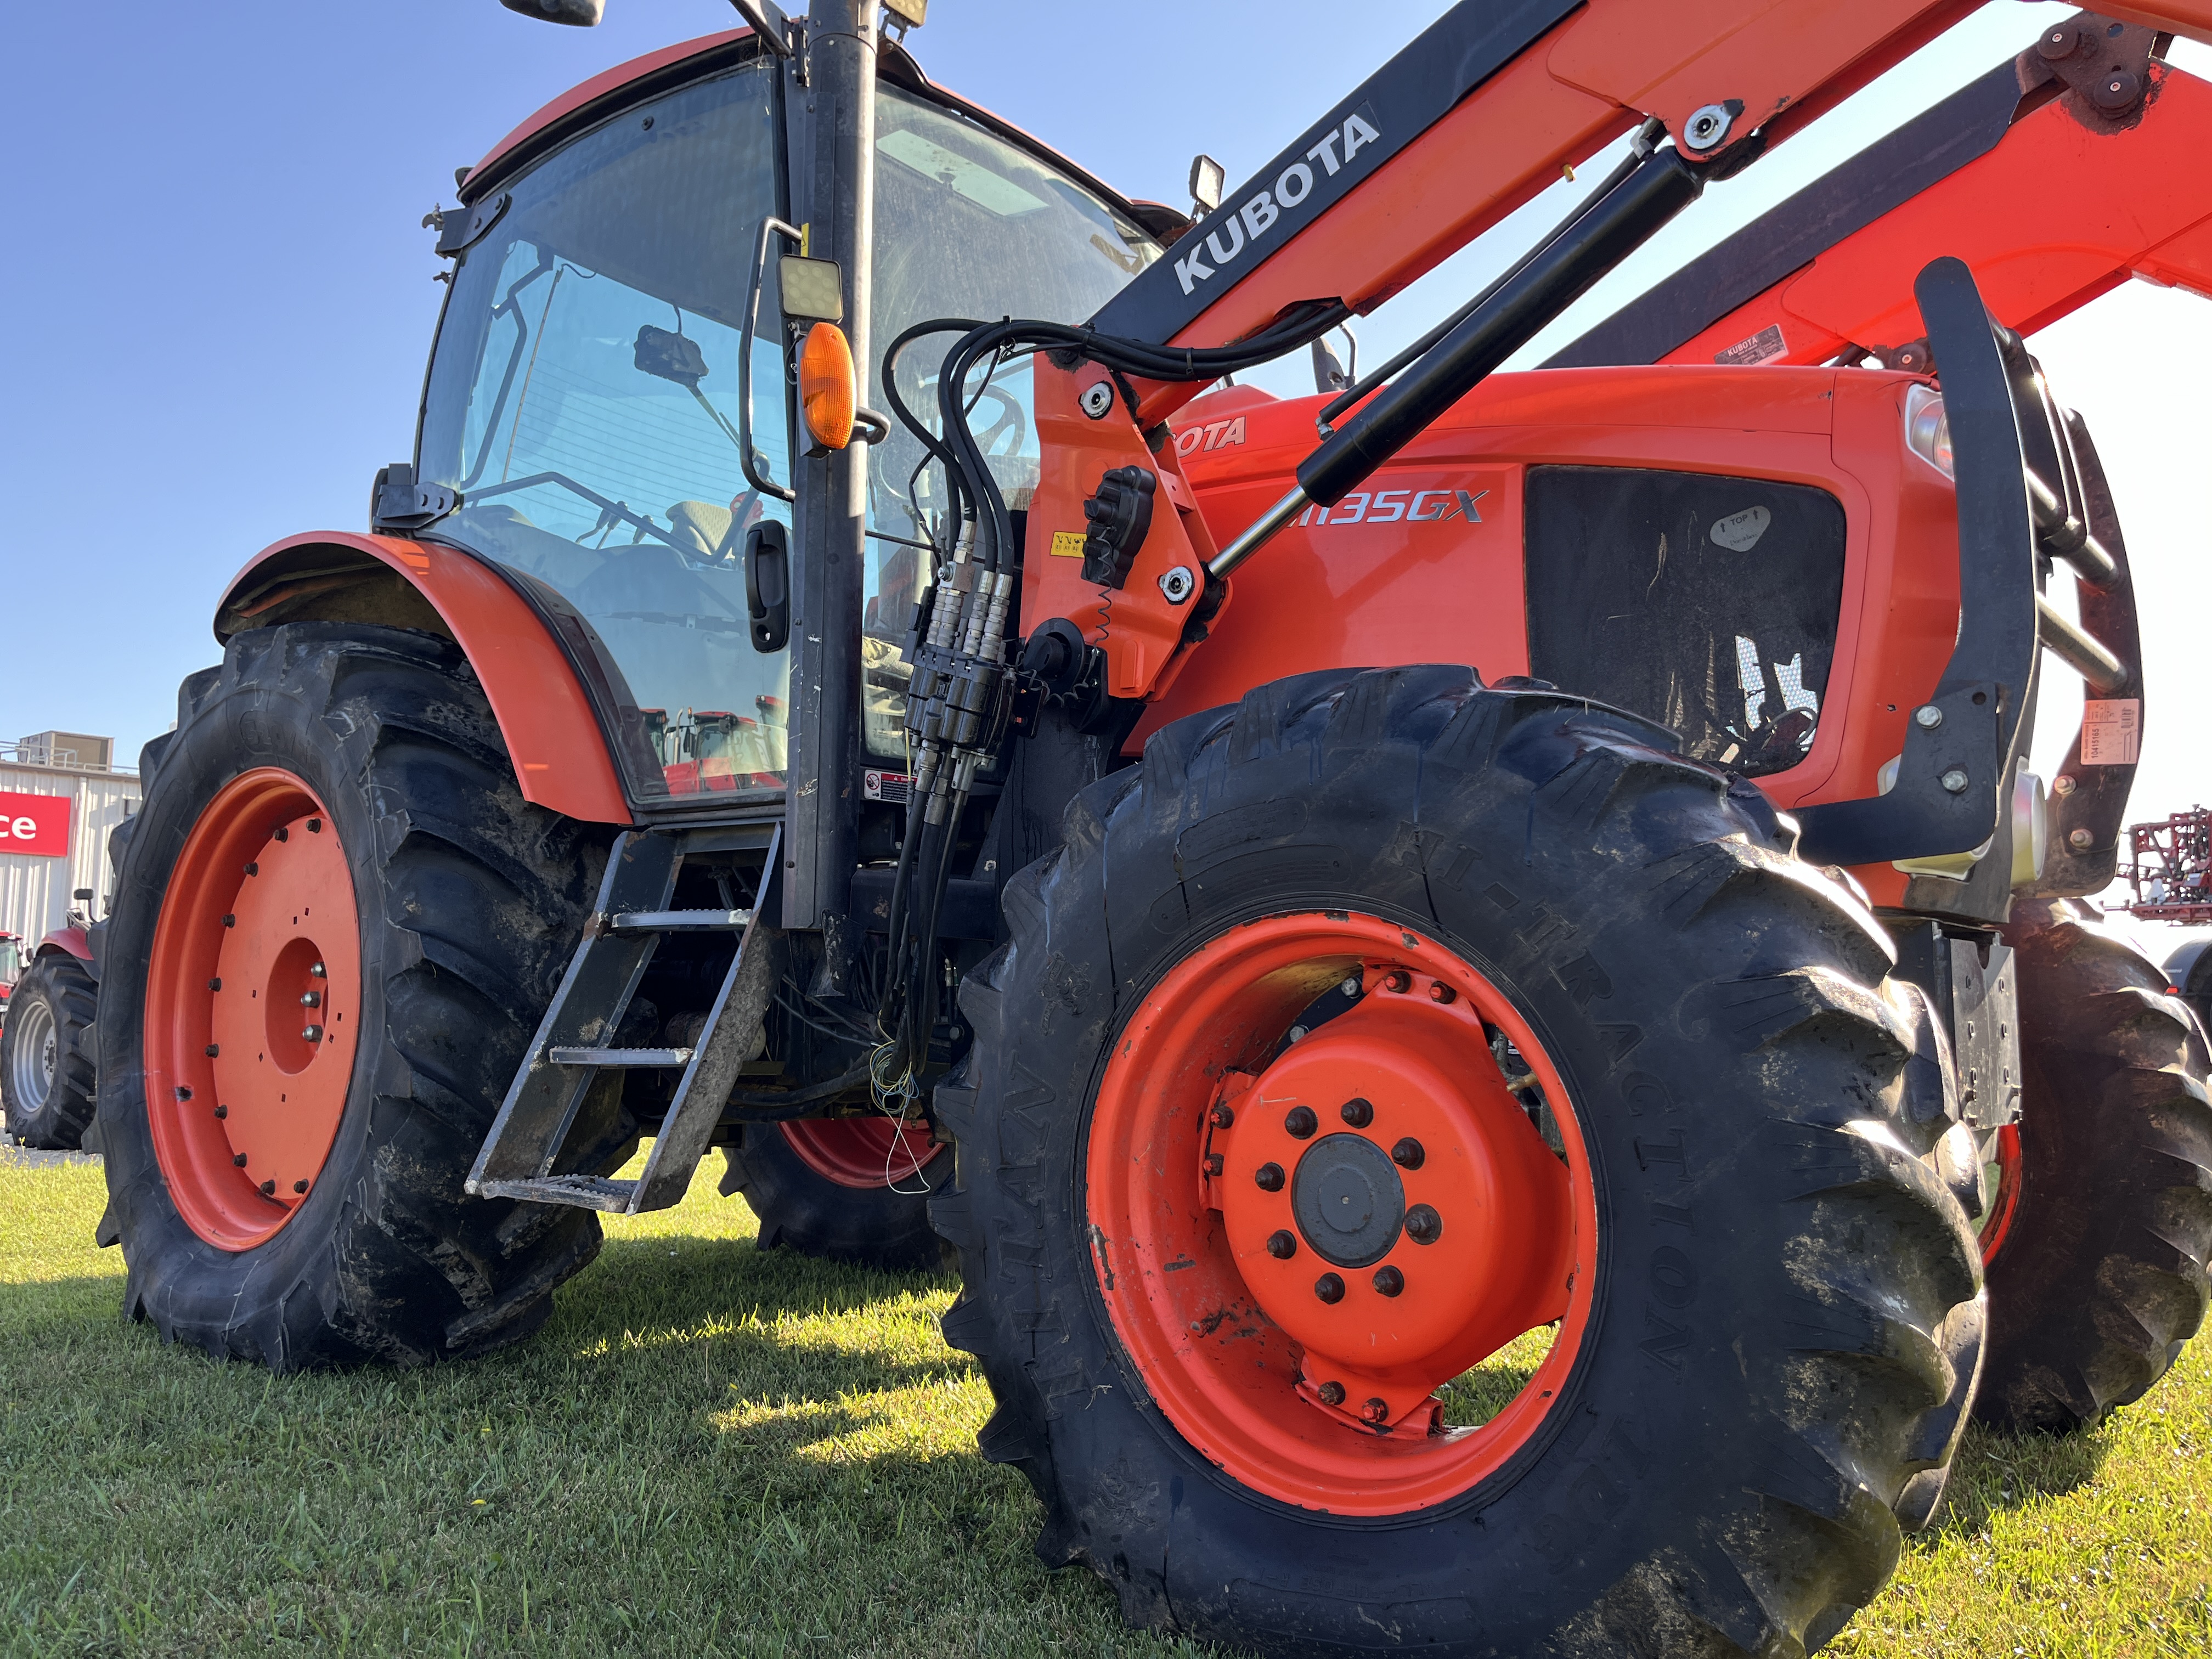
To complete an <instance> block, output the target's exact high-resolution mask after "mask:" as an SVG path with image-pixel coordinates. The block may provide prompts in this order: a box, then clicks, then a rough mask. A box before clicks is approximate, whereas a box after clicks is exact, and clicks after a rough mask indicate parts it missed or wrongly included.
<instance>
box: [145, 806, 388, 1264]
mask: <svg viewBox="0 0 2212 1659" xmlns="http://www.w3.org/2000/svg"><path fill="white" fill-rule="evenodd" d="M360 1017H361V945H360V928H359V924H358V920H357V917H356V911H355V906H354V894H353V877H352V872H351V870H350V868H349V866H348V864H347V862H346V856H345V849H344V848H343V847H342V846H340V845H339V842H338V836H337V827H336V826H335V825H334V824H332V823H331V820H330V816H329V814H328V813H327V812H326V811H325V810H324V808H323V805H322V803H321V802H320V801H319V800H318V799H316V798H315V796H314V795H313V793H312V792H311V791H310V790H309V789H308V788H307V786H306V785H305V784H304V783H302V782H301V781H300V780H299V779H298V778H295V777H294V776H293V775H291V774H290V773H289V772H283V771H279V770H276V769H274V768H263V769H258V770H256V771H252V772H248V773H246V774H245V775H242V776H240V777H238V778H234V779H233V780H232V781H230V783H228V785H226V786H225V787H224V788H223V789H222V792H221V793H219V794H217V795H216V798H215V799H214V800H212V801H210V803H209V804H208V806H207V808H206V810H205V811H203V812H202V813H201V815H200V818H199V822H198V823H196V824H194V825H193V826H192V832H191V836H188V837H187V838H186V840H185V848H184V851H183V852H182V853H181V854H179V856H178V859H177V864H176V868H175V870H174V871H173V873H172V874H171V876H170V879H169V890H168V893H167V896H166V897H165V898H164V899H163V901H162V904H161V920H160V921H159V922H158V923H156V925H155V930H154V948H153V954H152V958H151V961H150V962H149V971H148V974H147V982H146V1095H147V1109H148V1114H149V1118H150V1120H151V1122H152V1126H153V1132H154V1150H155V1156H156V1158H158V1159H159V1160H160V1162H161V1172H162V1174H163V1176H165V1177H166V1178H167V1181H168V1183H169V1192H170V1195H171V1197H172V1198H173V1200H174V1201H175V1203H176V1206H177V1210H178V1213H179V1215H181V1216H182V1217H183V1218H184V1220H185V1225H187V1226H189V1227H191V1230H192V1231H194V1232H195V1233H197V1234H198V1235H199V1236H200V1237H202V1238H204V1239H205V1240H206V1241H207V1242H208V1243H210V1244H213V1245H216V1246H217V1247H218V1248H220V1249H227V1250H244V1249H252V1247H253V1246H254V1245H256V1244H259V1243H263V1242H264V1240H266V1239H268V1238H270V1237H271V1236H273V1235H274V1234H275V1233H276V1231H278V1230H279V1229H280V1228H282V1227H283V1225H284V1224H285V1223H286V1222H287V1221H289V1220H290V1219H291V1218H292V1215H293V1213H294V1212H295V1211H296V1210H297V1209H298V1208H299V1206H301V1204H302V1203H304V1202H305V1201H306V1200H307V1195H308V1194H310V1193H312V1192H313V1190H314V1187H315V1182H316V1181H317V1179H318V1178H319V1176H321V1174H322V1170H323V1164H324V1162H325V1160H326V1159H327V1158H329V1156H330V1150H331V1142H332V1141H333V1140H334V1139H336V1138H337V1128H338V1121H339V1119H340V1118H341V1117H342V1116H343V1115H344V1111H345V1103H346V1095H347V1091H348V1089H349V1085H350V1082H351V1079H352V1073H353V1057H354V1050H355V1046H356V1042H357V1040H358V1038H359V1036H360Z"/></svg>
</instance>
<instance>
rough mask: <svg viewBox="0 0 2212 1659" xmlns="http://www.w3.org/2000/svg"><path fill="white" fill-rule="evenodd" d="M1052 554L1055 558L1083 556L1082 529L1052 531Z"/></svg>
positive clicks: (1077, 557)
mask: <svg viewBox="0 0 2212 1659" xmlns="http://www.w3.org/2000/svg"><path fill="white" fill-rule="evenodd" d="M1052 556H1053V557H1054V558H1055V559H1079V558H1081V557H1082V556H1083V532H1081V531H1080V530H1055V531H1054V532H1052Z"/></svg>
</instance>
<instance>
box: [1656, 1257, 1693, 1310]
mask: <svg viewBox="0 0 2212 1659" xmlns="http://www.w3.org/2000/svg"><path fill="white" fill-rule="evenodd" d="M1646 1277H1648V1278H1649V1279H1650V1281H1651V1294H1652V1295H1654V1296H1656V1297H1658V1298H1659V1300H1660V1301H1661V1302H1662V1304H1665V1305H1666V1306H1668V1307H1669V1308H1686V1307H1688V1306H1689V1305H1690V1304H1691V1302H1692V1300H1693V1299H1694V1298H1695V1297H1696V1296H1697V1294H1698V1264H1697V1263H1696V1262H1694V1261H1691V1260H1690V1258H1689V1257H1688V1256H1686V1255H1683V1254H1682V1252H1681V1251H1680V1250H1678V1249H1675V1248H1674V1246H1673V1245H1672V1244H1662V1245H1661V1246H1660V1247H1659V1248H1658V1249H1656V1250H1654V1251H1652V1252H1651V1265H1650V1269H1649V1271H1648V1273H1647V1274H1646Z"/></svg>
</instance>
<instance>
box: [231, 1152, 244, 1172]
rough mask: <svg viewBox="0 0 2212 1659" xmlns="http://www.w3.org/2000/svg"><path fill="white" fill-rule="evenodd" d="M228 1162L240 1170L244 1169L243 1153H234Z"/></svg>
mask: <svg viewBox="0 0 2212 1659" xmlns="http://www.w3.org/2000/svg"><path fill="white" fill-rule="evenodd" d="M230 1161H231V1162H232V1163H233V1164H236V1165H237V1166H238V1167H239V1168H240V1169H241V1170H242V1169H244V1168H245V1167H246V1154H245V1153H244V1152H238V1153H235V1154H234V1155H233V1156H232V1158H231V1160H230Z"/></svg>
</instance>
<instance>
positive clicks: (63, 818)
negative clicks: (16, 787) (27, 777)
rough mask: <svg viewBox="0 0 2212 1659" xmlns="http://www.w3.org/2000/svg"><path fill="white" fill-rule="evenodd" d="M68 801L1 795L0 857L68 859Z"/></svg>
mask: <svg viewBox="0 0 2212 1659" xmlns="http://www.w3.org/2000/svg"><path fill="white" fill-rule="evenodd" d="M69 842H70V798H69V797H68V796H67V795H23V794H16V793H0V854H8V853H15V854H28V855H30V856H31V857H33V858H48V859H60V858H67V857H68V856H69Z"/></svg>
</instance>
